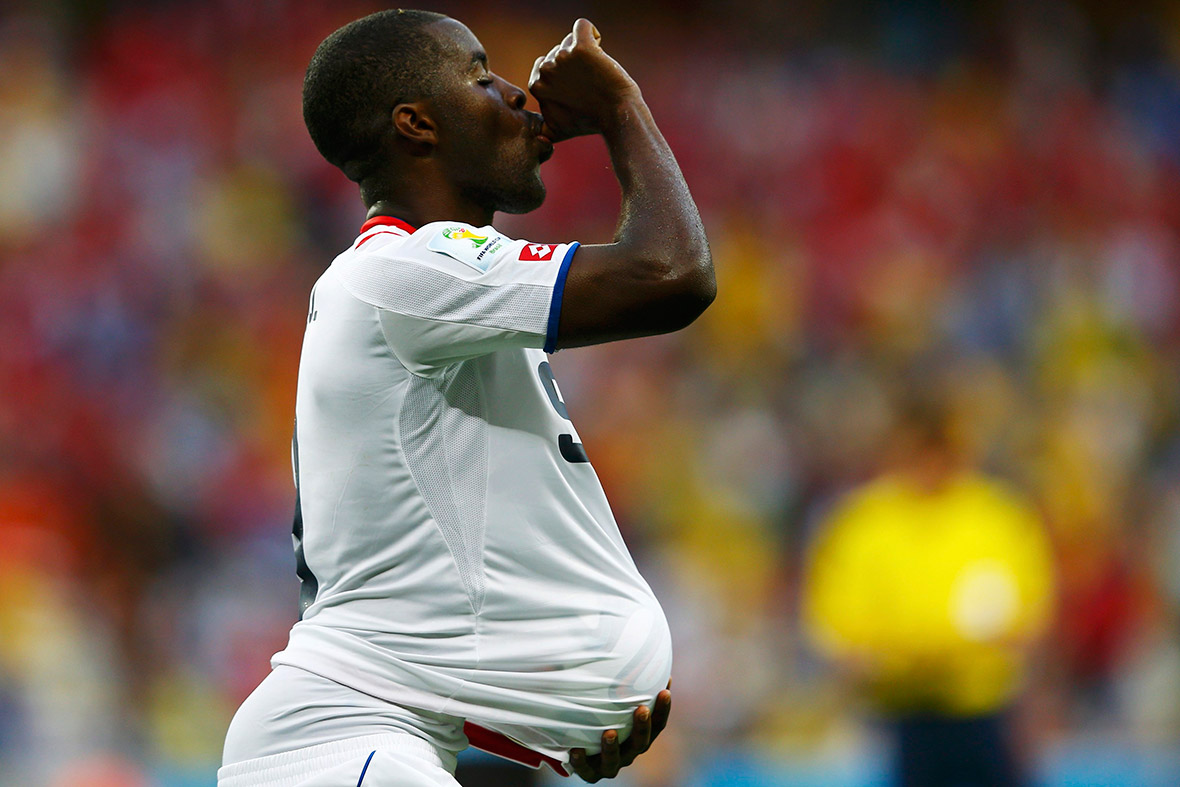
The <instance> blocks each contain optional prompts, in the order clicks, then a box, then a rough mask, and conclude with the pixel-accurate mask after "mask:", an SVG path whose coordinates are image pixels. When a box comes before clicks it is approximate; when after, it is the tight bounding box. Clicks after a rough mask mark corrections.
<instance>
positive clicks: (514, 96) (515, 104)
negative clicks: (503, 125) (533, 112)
mask: <svg viewBox="0 0 1180 787" xmlns="http://www.w3.org/2000/svg"><path fill="white" fill-rule="evenodd" d="M499 79H500V82H501V85H500V93H501V94H502V95H503V96H504V102H505V103H506V104H508V106H510V107H512V108H513V109H524V105H525V102H526V101H528V95H527V94H526V93H525V92H524V91H523V90H521V89H520V88H519V87H517V86H516V85H514V84H512V83H511V82H509V81H508V80H507V79H504V78H502V77H500V78H499Z"/></svg>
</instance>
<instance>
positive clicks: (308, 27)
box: [0, 0, 1180, 787]
mask: <svg viewBox="0 0 1180 787" xmlns="http://www.w3.org/2000/svg"><path fill="white" fill-rule="evenodd" d="M566 5H568V4H563V3H552V4H539V3H526V2H521V3H520V4H517V5H511V4H509V5H504V6H498V7H496V8H489V7H486V6H482V5H481V6H476V5H474V4H471V6H470V7H468V6H467V5H464V4H452V5H444V6H443V7H441V8H438V10H443V11H447V12H450V13H453V14H454V15H456V16H458V17H459V18H460V19H462V20H463V21H465V22H467V23H468V24H469V25H470V26H471V27H472V29H473V30H474V32H475V33H476V35H477V36H479V37H480V38H481V40H482V41H483V43H484V45H485V47H486V48H487V50H488V52H489V55H490V58H491V67H492V69H493V70H494V71H497V72H498V73H501V74H502V75H504V76H505V77H507V78H508V79H510V80H511V81H514V82H516V83H517V84H523V83H524V81H525V80H526V78H527V73H528V68H529V66H530V65H531V63H532V60H533V58H534V57H536V56H537V55H539V54H542V53H543V52H545V51H547V49H548V48H549V47H550V46H551V45H552V44H553V43H556V42H557V41H558V40H559V38H560V37H561V36H562V35H564V32H565V30H566V28H567V26H568V25H569V24H570V23H571V22H572V20H573V18H574V17H576V16H577V15H580V14H586V15H588V16H591V18H593V19H594V21H595V22H596V23H597V24H598V26H599V28H600V29H601V30H602V33H603V43H604V46H605V47H606V48H607V49H608V51H613V52H614V53H615V54H616V57H617V58H618V59H619V60H620V61H621V62H622V63H623V65H624V66H626V67H627V68H628V69H629V70H631V72H632V73H633V74H634V75H635V76H636V77H637V79H638V80H639V83H640V85H641V87H642V88H643V91H644V95H645V97H646V98H647V100H648V102H649V104H651V105H652V107H653V111H654V113H655V116H656V119H657V121H658V122H659V123H660V124H661V127H662V128H663V130H664V132H665V135H666V136H667V137H668V139H669V141H670V143H671V145H672V147H673V149H674V150H675V151H676V153H677V156H678V158H679V160H680V162H681V165H682V167H683V169H684V171H685V174H686V176H687V178H688V181H689V185H690V186H691V188H692V189H693V193H694V195H695V196H696V197H697V199H698V202H699V204H700V207H701V211H702V214H703V217H704V221H705V225H706V227H707V229H708V232H709V236H710V240H711V243H712V247H713V254H714V259H715V262H716V267H717V276H718V287H719V297H718V300H717V302H716V303H715V304H714V306H713V307H712V308H711V309H710V310H709V311H708V312H707V313H706V314H705V316H704V317H702V319H701V320H700V321H699V322H698V323H697V324H695V325H693V326H692V327H691V328H690V329H689V330H686V331H684V332H682V333H679V334H675V335H672V336H667V337H660V338H654V339H647V340H641V341H632V342H624V343H620V344H617V345H609V346H603V347H598V348H592V349H582V350H573V351H566V352H561V353H559V354H557V355H556V356H555V357H554V358H553V361H552V362H553V366H554V371H555V373H556V374H557V376H558V378H559V379H560V380H561V384H562V390H563V392H564V393H565V394H566V398H567V400H568V405H569V408H570V410H571V413H572V415H573V417H574V418H575V419H576V423H577V424H578V429H579V432H580V434H581V435H582V438H583V442H584V445H585V446H586V450H587V452H588V454H589V456H590V458H591V461H592V462H593V463H594V466H595V468H596V469H597V471H598V474H599V476H600V477H601V479H602V482H603V484H604V486H605V488H606V490H607V494H608V497H609V498H610V500H611V502H612V505H613V507H614V511H615V514H616V517H617V518H618V520H619V523H620V526H621V528H622V529H623V532H624V535H625V537H626V538H627V540H628V542H629V543H630V545H631V547H632V550H633V552H634V554H635V556H636V559H637V562H638V563H639V565H640V567H641V569H642V570H643V572H644V574H645V575H646V576H647V577H648V578H649V581H650V582H651V583H652V585H653V587H654V589H655V590H656V592H657V594H658V595H659V596H660V598H661V600H662V601H663V603H664V605H665V608H666V610H667V612H668V616H669V620H670V623H671V627H672V631H673V636H674V641H675V647H676V651H675V653H676V662H675V669H674V696H675V708H674V711H673V723H672V727H671V728H670V729H669V731H668V732H667V734H666V735H665V736H664V737H663V738H662V739H661V742H660V744H658V745H657V746H656V748H655V749H653V751H652V752H651V753H650V755H648V756H647V757H646V758H642V759H641V760H640V761H639V763H637V764H636V766H635V767H634V768H633V769H632V772H631V773H629V774H627V775H626V777H625V779H621V780H620V781H627V783H629V784H635V785H650V786H651V787H655V786H656V785H668V786H669V787H671V786H673V785H690V786H691V785H714V784H717V785H721V784H727V783H729V781H727V779H730V778H735V779H736V778H737V777H735V776H733V774H736V773H739V772H741V773H745V774H746V776H744V777H742V778H746V779H747V781H741V782H740V783H742V784H763V783H765V784H796V783H798V784H810V783H815V784H850V785H851V784H885V783H887V782H886V781H884V779H885V777H884V776H883V775H882V774H884V773H885V770H886V769H885V765H884V762H885V761H886V759H887V755H886V754H884V753H882V751H881V746H882V744H881V738H880V737H879V736H878V735H877V733H876V728H875V727H874V724H873V721H872V719H873V716H872V713H871V712H869V710H870V709H869V708H868V706H867V705H866V703H865V701H864V698H863V696H862V695H861V694H860V693H858V692H857V691H855V690H852V689H850V687H849V684H848V683H847V682H846V681H845V680H843V679H842V677H841V672H840V671H839V670H837V669H834V668H833V667H832V665H831V664H830V663H829V662H828V661H827V660H826V659H825V658H824V657H823V656H821V654H820V652H819V650H817V648H816V647H815V644H814V641H813V638H811V637H809V633H808V630H807V626H806V625H805V624H804V623H803V622H802V620H803V617H804V616H802V615H801V610H802V606H803V604H802V602H801V598H802V596H803V592H802V588H803V586H804V584H805V577H806V575H807V573H808V571H807V569H806V566H807V565H808V560H809V558H808V555H809V551H810V550H811V547H812V544H813V541H814V539H815V537H816V534H817V533H819V532H822V531H823V529H824V527H825V523H826V522H827V521H828V520H829V517H830V515H831V513H832V511H833V510H835V509H836V508H837V507H838V506H839V504H840V501H841V500H843V499H845V498H846V496H847V495H848V494H849V493H850V491H852V490H854V489H856V488H858V487H860V486H861V485H863V484H865V483H866V482H868V481H870V480H871V479H873V478H876V477H878V476H879V475H880V474H881V473H882V472H886V471H887V470H888V467H889V462H890V461H891V457H892V454H891V448H892V447H894V446H895V443H896V436H897V433H898V429H899V428H900V426H901V420H902V415H903V412H902V411H903V409H904V403H905V402H906V401H908V400H909V399H910V398H911V397H912V395H913V393H914V392H915V391H926V392H935V393H937V396H938V398H939V401H940V402H941V403H942V406H945V409H946V413H947V418H948V419H949V420H948V424H949V425H948V428H949V430H950V431H951V432H952V433H953V435H954V440H955V443H956V445H957V446H958V448H959V450H960V451H961V452H962V455H963V457H964V461H966V462H967V463H969V464H970V466H972V467H973V468H975V470H976V471H977V472H979V473H981V474H986V475H987V476H988V477H989V478H993V479H995V480H996V481H997V482H998V483H1003V484H1005V485H1006V487H1007V488H1010V489H1011V490H1013V494H1018V495H1020V496H1021V497H1022V499H1025V500H1027V501H1028V505H1029V506H1030V507H1031V508H1032V509H1033V510H1035V513H1036V517H1037V520H1038V521H1039V522H1040V523H1041V526H1042V527H1043V528H1044V532H1045V533H1046V534H1047V537H1048V542H1049V543H1050V544H1051V555H1052V572H1053V580H1052V586H1053V588H1054V589H1053V602H1052V605H1051V606H1052V609H1053V610H1054V612H1053V614H1052V615H1051V619H1050V620H1047V621H1046V623H1045V626H1046V628H1045V633H1044V634H1043V636H1041V637H1040V638H1039V639H1038V641H1036V642H1035V643H1032V644H1031V645H1030V646H1029V647H1030V650H1029V652H1028V655H1027V662H1028V669H1027V671H1026V673H1027V674H1026V675H1025V676H1024V678H1023V681H1022V683H1021V689H1020V692H1019V697H1018V699H1016V700H1015V704H1014V705H1013V710H1012V713H1013V718H1014V722H1013V724H1014V728H1015V729H1016V730H1017V731H1018V739H1019V742H1020V750H1021V752H1022V754H1021V756H1022V757H1024V758H1025V759H1026V761H1027V762H1028V763H1029V767H1030V769H1031V770H1032V772H1033V773H1035V774H1037V775H1038V778H1039V779H1040V780H1042V781H1044V782H1045V783H1056V782H1061V783H1065V782H1068V783H1072V784H1089V783H1094V784H1099V783H1101V784H1135V785H1138V784H1144V785H1147V784H1156V783H1159V784H1172V783H1177V781H1180V429H1178V425H1180V12H1178V11H1177V10H1176V9H1175V8H1174V7H1172V8H1171V10H1169V6H1168V5H1167V4H1162V3H1161V4H1159V6H1158V8H1157V7H1148V6H1144V7H1143V9H1142V10H1136V9H1134V8H1132V9H1130V10H1128V9H1123V11H1121V12H1119V13H1115V12H1114V11H1111V10H1109V9H1107V10H1105V11H1103V10H1102V8H1104V5H1103V4H1091V6H1090V7H1088V8H1086V7H1075V6H1072V5H1069V4H1065V3H1058V2H1036V3H1007V4H1005V3H998V4H986V7H985V4H979V8H976V7H975V6H974V4H950V5H948V4H943V3H935V2H915V3H908V4H907V3H899V4H880V8H878V9H876V10H874V11H872V12H864V11H860V12H858V11H856V8H857V4H855V3H833V4H824V3H819V2H801V3H798V4H791V5H790V7H789V8H788V7H787V5H788V4H778V3H752V4H750V5H749V6H748V7H744V8H742V9H735V8H731V7H728V6H726V7H722V6H721V5H719V4H716V3H711V2H693V3H689V4H687V5H685V4H683V3H680V4H672V3H655V4H652V5H648V6H645V7H644V8H643V9H635V8H627V7H625V5H626V4H622V3H610V2H608V3H603V4H602V5H601V6H600V7H599V8H598V13H597V14H594V13H591V11H593V10H594V9H593V8H591V9H589V10H587V8H586V7H584V6H578V7H577V9H575V8H574V6H573V5H569V8H567V7H566ZM632 5H634V4H632ZM376 8H377V6H374V5H372V4H370V3H362V2H353V1H350V2H339V3H322V2H317V1H316V0H258V2H234V1H232V0H217V1H216V2H181V1H179V0H176V1H173V2H157V3H146V4H145V3H126V2H122V3H120V2H107V3H103V2H77V3H72V2H58V3H54V2H48V3H31V4H25V5H23V6H22V5H21V4H20V3H15V4H13V3H9V4H5V6H4V10H0V785H4V787H7V785H17V784H19V785H50V786H51V787H58V786H59V785H63V786H64V785H69V786H70V787H78V786H79V785H81V786H83V787H107V786H108V785H110V786H112V787H113V786H114V785H119V786H121V787H140V786H141V785H142V786H143V787H149V786H152V787H156V786H158V787H188V786H189V785H192V786H193V787H198V786H201V785H212V784H213V783H214V780H213V774H214V771H215V769H216V766H217V765H218V764H219V759H220V747H221V742H222V740H223V735H224V730H225V726H226V724H227V723H228V720H229V718H230V716H231V715H232V713H233V711H234V709H235V708H236V707H237V704H238V703H239V702H240V701H241V700H242V699H243V698H244V697H245V695H246V694H247V693H249V691H250V690H251V689H252V688H253V687H254V686H255V685H256V684H257V682H258V681H259V680H261V678H262V677H263V676H264V675H265V674H266V672H267V670H268V669H269V665H268V659H269V657H270V655H271V654H272V653H273V652H275V651H277V650H279V649H281V648H282V647H283V645H284V643H285V638H286V632H287V630H288V628H289V627H290V625H291V623H292V622H293V621H294V619H295V616H296V614H297V613H296V610H297V595H298V591H297V579H296V577H295V573H294V557H293V555H292V552H291V542H290V525H291V515H292V510H293V504H294V490H293V485H292V478H291V466H290V456H289V441H290V435H291V428H292V419H293V408H294V396H295V373H296V369H297V364H298V357H299V349H300V342H301V337H302V331H303V327H304V322H305V320H304V318H305V314H306V308H307V297H308V293H309V291H310V288H311V285H312V283H313V282H314V281H315V279H316V278H317V277H318V275H319V273H320V272H321V271H322V269H323V268H324V267H325V266H326V265H327V264H328V263H329V262H330V261H331V259H332V257H333V256H335V254H336V253H338V251H340V250H342V249H343V248H345V247H346V246H347V245H348V244H349V243H350V242H351V241H352V239H353V238H354V237H355V234H356V232H357V230H358V228H359V226H360V224H361V222H362V220H363V219H364V210H363V206H362V205H361V203H360V201H359V198H358V197H357V195H356V192H355V186H354V185H353V184H351V183H349V182H348V181H347V180H345V178H344V177H343V176H341V175H340V174H339V173H338V172H337V171H336V170H334V169H332V168H331V167H330V166H328V165H327V164H325V163H324V162H323V161H322V160H321V159H320V158H319V156H318V154H317V153H316V151H315V149H314V148H313V146H312V145H311V143H310V141H309V139H308V138H307V135H306V132H305V130H304V127H303V123H302V116H301V110H300V99H299V96H300V86H301V81H302V76H303V71H304V68H305V67H306V64H307V60H308V58H309V56H310V54H311V52H312V51H313V50H314V48H315V45H316V44H317V43H318V42H319V41H320V39H321V38H322V37H323V36H324V35H326V34H327V33H328V32H330V31H331V30H333V29H335V28H336V27H337V26H339V25H340V24H343V23H344V22H346V21H349V20H350V19H353V18H355V17H357V16H360V15H362V14H364V13H367V12H369V11H371V10H376ZM981 9H982V10H981ZM686 11H691V13H685V12H686ZM543 174H544V176H545V180H546V183H547V185H548V188H549V199H548V201H547V203H546V205H545V206H544V207H543V208H542V209H541V210H539V211H537V212H536V213H534V214H531V215H527V216H504V217H501V221H500V222H499V229H501V230H503V231H506V232H507V233H508V234H510V235H514V236H517V237H527V238H529V239H531V240H536V241H541V242H545V241H565V240H574V239H576V240H580V241H583V242H603V241H607V240H609V238H610V237H611V234H612V231H613V221H614V218H615V211H616V208H617V199H618V190H617V186H616V185H615V183H614V181H613V178H612V175H611V173H610V170H609V167H608V160H607V158H606V155H605V152H604V149H603V147H602V145H601V142H600V141H598V140H595V139H580V140H572V141H569V142H566V143H563V144H562V145H560V146H559V147H558V150H557V153H556V155H555V156H554V158H553V160H552V161H551V162H549V163H548V164H546V165H545V167H544V169H543ZM915 581H916V582H920V581H921V578H920V577H915ZM702 742H707V744H706V745H702ZM1071 768H1073V769H1077V774H1082V775H1077V774H1074V775H1075V776H1076V779H1075V780H1073V781H1070V778H1071V773H1074V772H1073V771H1071V770H1070V769H1071ZM726 774H730V776H726ZM1104 774H1105V775H1104ZM1086 778H1094V779H1097V781H1092V782H1091V781H1085V779H1086ZM808 779H812V781H808ZM759 780H761V781H759ZM734 783H738V782H737V781H735V782H734Z"/></svg>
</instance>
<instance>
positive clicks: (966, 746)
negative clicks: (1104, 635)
mask: <svg viewBox="0 0 1180 787" xmlns="http://www.w3.org/2000/svg"><path fill="white" fill-rule="evenodd" d="M899 431H900V434H899V436H898V439H897V440H896V441H895V446H896V447H897V448H898V455H899V456H898V458H899V460H900V461H899V462H898V463H897V467H896V469H895V470H894V471H893V472H890V473H887V474H885V475H883V476H882V477H880V478H878V479H877V480H874V481H873V482H871V483H869V484H867V485H866V486H864V487H862V488H860V489H858V490H856V491H854V492H853V493H852V494H850V495H849V496H848V497H847V498H846V499H845V500H843V501H842V502H841V503H840V504H839V505H838V506H837V508H836V510H835V511H834V512H833V514H832V516H831V517H830V519H829V520H828V521H827V522H826V523H825V524H824V526H823V527H822V529H821V530H820V532H819V533H818V535H817V536H816V538H815V541H814V543H813V544H812V548H811V550H810V554H809V556H808V570H807V575H806V580H805V588H804V594H805V597H804V616H805V619H806V623H807V628H808V631H809V632H810V634H811V636H812V638H813V640H814V642H815V644H816V645H817V647H818V648H819V649H820V650H821V651H822V652H823V653H824V654H825V655H826V656H828V657H829V658H831V659H832V660H833V661H834V662H835V663H836V664H837V665H838V666H839V667H840V668H842V670H844V671H846V672H847V673H848V674H849V675H850V676H851V678H852V679H853V680H854V681H855V683H856V684H857V685H858V686H859V687H860V688H861V689H862V690H863V691H865V692H866V694H867V695H868V697H869V698H870V700H871V701H872V702H873V704H874V705H875V706H876V708H877V709H878V710H879V711H880V712H881V714H882V715H883V716H884V717H885V718H886V719H887V720H888V721H889V726H890V728H891V729H892V730H893V732H894V733H895V734H896V743H897V752H898V763H897V767H898V776H899V783H900V784H901V785H904V787H927V786H929V787H936V786H937V787H951V786H953V787H959V786H960V785H962V786H966V785H981V786H982V785H988V786H991V785H996V786H997V787H998V786H999V785H1003V786H1004V787H1011V785H1020V784H1023V783H1024V778H1023V776H1022V774H1021V773H1020V768H1019V766H1018V765H1017V763H1016V760H1015V757H1014V756H1013V751H1012V748H1011V746H1010V742H1009V734H1008V730H1007V728H1006V724H1005V711H1006V710H1007V708H1008V707H1009V706H1010V704H1011V703H1012V701H1013V700H1014V698H1015V697H1016V695H1017V693H1018V692H1019V689H1020V686H1021V681H1022V673H1023V670H1024V667H1025V664H1026V661H1027V654H1028V648H1029V645H1030V644H1032V642H1033V641H1034V640H1035V639H1036V637H1037V636H1038V635H1039V634H1040V633H1041V632H1043V630H1044V629H1045V627H1046V625H1047V623H1048V622H1049V619H1050V616H1051V612H1052V601H1053V567H1052V557H1051V552H1050V546H1049V543H1048V540H1047V538H1046V535H1045V531H1044V529H1043V527H1042V525H1041V523H1040V521H1039V519H1038V517H1037V515H1036V512H1035V511H1034V510H1033V509H1032V508H1031V507H1030V505H1029V504H1028V503H1026V502H1025V501H1023V500H1022V499H1021V498H1020V497H1019V496H1018V495H1017V494H1016V493H1015V492H1013V491H1012V490H1010V489H1009V488H1007V487H1006V486H1005V485H1004V484H1002V483H1000V482H998V481H995V480H992V479H990V478H987V477H985V476H983V475H981V474H980V473H979V472H977V471H975V470H972V469H969V468H966V467H964V466H963V465H962V462H961V461H960V460H959V458H958V452H957V451H956V450H955V448H954V444H953V440H952V439H951V438H950V436H949V434H948V432H949V429H948V419H947V418H946V417H945V415H944V414H943V413H942V412H941V410H940V408H939V407H938V406H937V405H935V404H932V403H930V402H926V403H923V404H919V405H912V406H911V407H910V408H909V411H908V412H907V413H906V414H905V416H904V417H903V419H902V425H901V428H900V430H899Z"/></svg>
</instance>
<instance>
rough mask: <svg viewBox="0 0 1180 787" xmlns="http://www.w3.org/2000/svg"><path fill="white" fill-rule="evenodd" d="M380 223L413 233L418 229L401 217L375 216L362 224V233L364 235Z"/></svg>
mask: <svg viewBox="0 0 1180 787" xmlns="http://www.w3.org/2000/svg"><path fill="white" fill-rule="evenodd" d="M380 225H386V226H390V227H397V228H398V229H399V230H405V231H406V232H408V233H410V234H411V235H413V234H414V230H415V229H416V227H412V226H410V225H409V224H407V223H406V222H404V221H402V220H401V219H397V218H394V217H393V216H374V217H373V218H371V219H369V220H368V221H366V222H365V223H364V224H362V225H361V231H360V234H361V235H363V234H365V233H366V232H368V231H369V230H371V229H373V228H374V227H377V226H380Z"/></svg>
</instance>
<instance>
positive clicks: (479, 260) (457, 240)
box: [402, 221, 519, 273]
mask: <svg viewBox="0 0 1180 787" xmlns="http://www.w3.org/2000/svg"><path fill="white" fill-rule="evenodd" d="M518 245H519V242H518V241H516V240H515V239H514V238H510V237H508V236H507V235H506V234H504V233H503V232H500V231H499V230H497V229H496V228H495V227H493V226H491V225H490V224H489V225H485V226H482V227H476V226H474V225H472V224H467V223H465V222H462V221H432V222H431V223H429V224H425V225H423V226H421V227H419V228H418V229H417V230H416V231H415V232H414V234H413V236H411V237H410V238H409V239H408V240H407V243H406V245H405V247H404V248H403V250H402V253H403V254H410V255H414V257H415V258H418V259H423V260H424V261H428V262H434V263H440V262H444V261H450V260H454V261H456V262H460V263H463V264H464V265H466V266H469V267H471V268H473V269H474V270H475V271H478V272H479V273H485V272H487V270H488V269H489V268H491V267H492V266H494V265H495V264H496V263H498V262H500V261H501V260H502V259H503V258H505V257H506V256H507V255H508V254H509V253H510V252H512V251H515V250H516V248H517V246H518ZM439 255H441V257H440V256H439Z"/></svg>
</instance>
